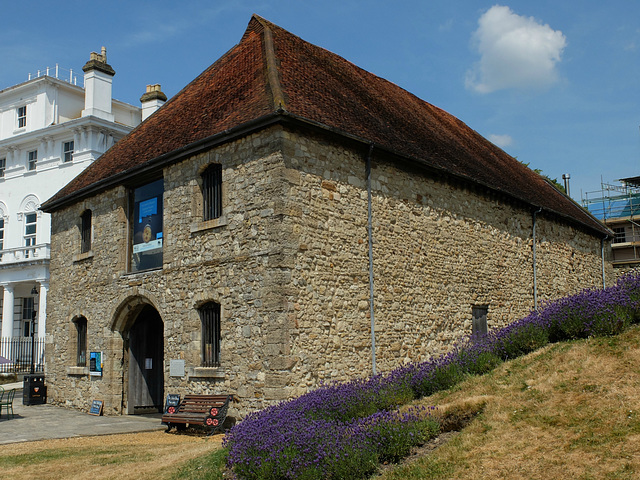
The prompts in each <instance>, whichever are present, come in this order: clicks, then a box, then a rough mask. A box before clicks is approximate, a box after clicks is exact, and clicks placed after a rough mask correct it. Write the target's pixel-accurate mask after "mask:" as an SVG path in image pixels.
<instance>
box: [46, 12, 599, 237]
mask: <svg viewBox="0 0 640 480" xmlns="http://www.w3.org/2000/svg"><path fill="white" fill-rule="evenodd" d="M285 117H286V118H289V119H290V118H298V119H302V120H304V121H308V122H311V123H314V124H317V125H320V126H322V127H326V128H328V129H330V130H332V131H338V132H341V133H343V134H346V135H349V136H351V137H356V138H359V139H361V140H362V141H364V142H366V143H373V144H375V146H376V147H377V148H381V149H384V150H388V151H391V152H393V153H395V154H397V155H400V156H403V157H407V158H409V159H412V160H414V161H417V162H420V163H422V164H424V165H426V166H428V167H431V168H434V169H437V170H440V171H443V172H446V173H448V174H451V175H454V176H456V177H459V178H463V179H467V180H469V181H471V182H474V183H479V184H482V185H484V186H486V187H489V188H490V189H492V190H495V191H498V192H502V193H504V194H506V195H509V196H511V197H515V198H517V199H519V200H522V201H524V202H526V203H528V204H531V205H532V206H535V207H542V208H544V209H546V210H550V211H553V212H555V213H557V214H560V215H562V216H565V217H568V218H570V219H573V220H574V221H577V222H579V223H580V224H583V225H585V226H587V227H589V228H590V229H595V230H597V231H600V232H601V233H603V234H606V233H607V232H608V231H607V230H606V228H605V227H604V226H603V225H602V224H600V223H599V222H598V221H597V220H595V219H594V218H593V217H591V216H590V215H589V214H588V213H586V212H585V211H584V210H583V209H582V208H580V207H579V206H578V205H577V204H575V203H574V202H573V201H572V200H570V199H569V198H567V197H566V196H564V195H563V194H561V193H560V192H558V191H557V190H556V189H555V188H554V187H552V186H551V185H550V184H549V183H547V182H546V181H545V180H544V179H543V178H542V177H541V176H540V175H538V174H536V173H535V172H533V171H531V170H530V169H529V168H527V167H525V166H524V165H522V164H521V163H520V162H518V161H517V160H516V159H514V158H513V157H511V156H509V155H508V154H506V153H505V152H504V151H502V150H501V149H499V148H498V147H496V146H495V145H493V144H492V143H491V142H489V141H488V140H486V139H485V138H483V137H482V136H480V135H479V134H478V133H477V132H475V131H474V130H472V129H471V128H469V127H468V126H467V125H465V124H464V123H463V122H461V121H460V120H458V119H457V118H455V117H454V116H452V115H450V114H448V113H447V112H445V111H444V110H441V109H440V108H438V107H435V106H433V105H431V104H429V103H427V102H425V101H423V100H421V99H419V98H418V97H416V96H415V95H412V94H411V93H409V92H407V91H406V90H403V89H402V88H400V87H398V86H397V85H395V84H393V83H391V82H388V81H387V80H384V79H382V78H380V77H377V76H376V75H373V74H371V73H369V72H367V71H365V70H363V69H361V68H359V67H357V66H355V65H353V64H352V63H350V62H348V61H347V60H345V59H343V58H342V57H340V56H338V55H336V54H334V53H331V52H329V51H327V50H325V49H323V48H320V47H317V46H315V45H312V44H310V43H308V42H305V41H304V40H302V39H300V38H299V37H297V36H295V35H293V34H291V33H289V32H287V31H286V30H284V29H282V28H280V27H278V26H277V25H274V24H272V23H270V22H268V21H266V20H264V19H262V18H260V17H258V16H256V15H254V16H253V17H252V19H251V21H250V22H249V26H248V28H247V30H246V31H245V33H244V35H243V37H242V40H241V41H240V43H239V44H238V45H236V46H235V47H233V48H232V49H231V50H230V51H229V52H227V53H226V54H225V55H224V56H222V57H221V58H220V59H219V60H218V61H217V62H215V63H214V64H213V65H211V66H210V67H209V68H208V69H207V70H205V71H204V72H203V73H202V74H201V75H200V76H198V77H197V78H196V79H195V80H193V81H192V82H191V83H190V84H189V85H187V86H186V87H185V88H183V89H182V91H180V92H179V93H178V94H176V95H175V96H174V97H173V98H172V99H171V100H169V101H168V102H167V103H166V104H165V105H164V106H163V107H162V108H160V109H159V110H158V111H157V112H156V113H155V114H153V115H152V116H151V117H149V118H148V119H147V120H145V121H144V122H143V123H142V124H140V125H139V126H138V127H137V128H136V129H135V130H133V131H132V132H131V133H130V134H129V135H127V136H126V137H125V138H124V139H122V140H121V141H120V142H118V143H117V144H116V145H114V146H113V147H112V148H111V149H110V150H109V151H107V152H106V153H105V154H104V155H102V156H101V157H100V158H99V159H98V160H96V161H95V162H94V163H93V164H92V165H91V166H90V167H89V168H87V169H86V170H85V171H84V172H83V173H81V174H80V175H79V176H78V177H76V178H75V179H74V180H72V181H71V182H70V183H69V184H68V185H67V186H65V187H64V188H63V189H62V190H60V191H59V192H58V193H57V194H56V195H55V196H54V197H52V198H51V199H50V200H48V201H47V202H46V203H45V205H44V206H43V207H44V209H49V210H55V209H56V208H57V207H58V206H61V205H63V204H66V203H68V202H69V201H73V200H74V199H75V198H77V197H80V196H83V195H84V194H90V192H93V191H97V189H99V188H100V187H101V186H105V185H112V184H113V182H122V181H123V179H124V177H125V176H126V175H127V174H133V173H135V171H136V170H140V169H144V168H146V167H150V166H153V165H154V164H159V163H160V162H161V161H162V159H163V158H165V157H176V158H178V157H179V155H180V152H181V151H183V150H185V149H188V148H190V147H191V146H193V144H194V143H196V142H201V141H206V140H207V139H210V138H214V137H216V136H220V135H228V134H229V132H230V131H231V132H232V131H234V129H238V128H239V127H242V126H243V125H251V124H256V122H258V121H259V120H260V119H266V118H285Z"/></svg>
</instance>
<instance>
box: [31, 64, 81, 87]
mask: <svg viewBox="0 0 640 480" xmlns="http://www.w3.org/2000/svg"><path fill="white" fill-rule="evenodd" d="M43 75H47V76H49V77H55V78H57V79H60V80H64V81H65V82H68V83H71V84H73V85H78V79H80V86H82V83H83V81H84V76H78V75H77V74H76V72H74V71H73V69H71V68H69V69H67V68H62V67H60V66H59V65H58V64H57V63H56V66H55V67H45V68H43V69H42V70H37V71H36V73H34V74H32V73H29V80H31V79H32V78H38V77H41V76H43Z"/></svg>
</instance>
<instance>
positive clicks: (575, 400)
mask: <svg viewBox="0 0 640 480" xmlns="http://www.w3.org/2000/svg"><path fill="white" fill-rule="evenodd" d="M639 392H640V328H639V327H637V326H636V327H633V328H631V329H630V330H628V331H627V332H625V333H623V334H621V335H619V336H616V337H604V338H590V339H587V340H581V341H575V342H569V343H560V344H554V345H549V346H547V347H545V348H543V349H541V350H539V351H537V352H534V353H532V354H530V355H528V356H525V357H521V358H519V359H516V360H514V361H511V362H508V363H505V364H503V365H501V366H500V367H498V368H497V369H496V370H494V371H493V372H491V373H490V374H488V375H484V376H482V377H474V378H471V379H469V380H468V381H466V382H464V383H462V384H460V385H458V386H457V387H455V388H453V389H452V390H450V391H446V392H439V393H437V394H435V395H433V396H431V397H428V398H425V399H422V400H421V401H420V403H422V404H425V405H441V406H442V407H441V408H443V409H444V410H448V411H454V412H455V411H456V409H459V410H468V409H469V408H476V409H477V408H478V406H480V405H483V410H482V413H481V414H480V415H479V416H478V417H477V418H476V419H475V420H473V421H472V422H471V424H470V425H469V426H467V427H466V428H465V429H464V430H463V431H462V432H461V433H460V434H458V435H457V436H455V437H454V438H453V439H452V440H451V441H450V442H448V443H447V444H445V445H443V446H441V447H440V448H438V449H437V450H435V451H434V452H431V453H429V454H428V455H425V456H423V457H421V458H419V459H418V460H417V461H412V462H410V463H407V464H404V465H400V466H398V467H396V468H394V469H391V470H390V471H387V472H385V474H384V475H383V476H382V477H381V478H383V479H385V480H397V479H402V480H411V479H425V478H429V479H431V478H433V479H459V478H464V479H467V480H476V479H478V480H480V479H483V480H485V479H487V478H492V479H493V478H508V479H512V480H517V479H544V480H547V479H550V478H553V479H583V480H587V479H636V478H640V395H639ZM474 406H475V407H474Z"/></svg>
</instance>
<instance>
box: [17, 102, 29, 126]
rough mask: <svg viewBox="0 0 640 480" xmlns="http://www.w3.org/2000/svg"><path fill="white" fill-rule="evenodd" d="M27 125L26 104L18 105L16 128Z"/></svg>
mask: <svg viewBox="0 0 640 480" xmlns="http://www.w3.org/2000/svg"><path fill="white" fill-rule="evenodd" d="M26 126H27V106H26V105H24V106H22V107H18V128H24V127H26Z"/></svg>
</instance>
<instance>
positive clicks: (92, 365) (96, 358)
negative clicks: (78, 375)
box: [89, 352, 102, 377]
mask: <svg viewBox="0 0 640 480" xmlns="http://www.w3.org/2000/svg"><path fill="white" fill-rule="evenodd" d="M89 375H93V376H96V377H101V376H102V352H91V353H89Z"/></svg>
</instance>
